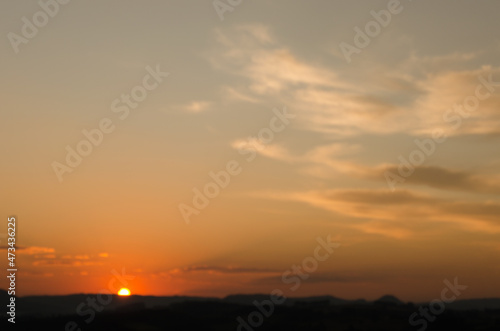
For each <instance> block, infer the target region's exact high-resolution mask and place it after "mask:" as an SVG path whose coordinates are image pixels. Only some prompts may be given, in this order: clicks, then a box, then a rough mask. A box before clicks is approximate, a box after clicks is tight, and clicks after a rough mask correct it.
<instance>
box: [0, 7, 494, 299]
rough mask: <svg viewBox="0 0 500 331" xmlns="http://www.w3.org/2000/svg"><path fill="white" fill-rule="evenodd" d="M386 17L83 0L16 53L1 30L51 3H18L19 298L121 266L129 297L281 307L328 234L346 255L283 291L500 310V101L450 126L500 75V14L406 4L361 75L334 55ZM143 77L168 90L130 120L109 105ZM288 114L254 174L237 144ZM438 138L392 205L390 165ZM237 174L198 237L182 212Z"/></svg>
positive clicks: (13, 136) (11, 126)
mask: <svg viewBox="0 0 500 331" xmlns="http://www.w3.org/2000/svg"><path fill="white" fill-rule="evenodd" d="M388 2H389V1H356V2H353V1H307V2H306V1H285V0H276V1H243V2H242V3H241V4H240V5H238V6H236V7H235V8H234V10H233V11H232V12H226V13H225V14H224V20H223V21H221V20H220V19H219V16H218V15H217V12H216V10H215V9H214V7H213V4H212V1H146V2H144V1H131V0H126V1H124V0H122V1H99V2H98V1H71V2H70V3H68V4H67V5H61V7H60V11H59V12H58V13H57V15H55V17H54V18H51V19H50V21H49V22H48V24H47V25H46V26H44V27H42V28H40V29H39V31H38V34H37V35H36V36H35V37H34V38H33V39H31V40H29V42H28V43H27V44H21V45H20V46H19V53H17V54H16V53H15V52H14V50H13V48H12V46H11V43H10V42H9V39H8V38H7V34H8V33H9V32H14V33H16V34H21V27H22V25H23V22H22V20H21V18H22V17H23V16H26V17H27V18H29V19H30V20H31V17H32V16H33V14H34V13H36V12H37V11H39V10H40V7H39V5H38V4H37V2H35V1H32V2H27V1H23V2H17V1H7V2H3V3H2V4H1V5H0V8H1V10H0V15H1V19H0V31H1V32H2V35H3V36H4V38H3V39H2V43H1V47H2V51H1V53H0V66H1V73H2V79H1V80H0V84H1V86H0V87H1V88H0V91H1V92H0V93H1V94H2V97H1V102H2V106H1V120H0V134H1V139H0V148H1V151H2V159H1V161H0V162H1V164H2V172H1V173H0V176H1V183H2V190H1V196H0V198H1V200H2V204H1V205H0V210H1V214H2V215H3V216H2V217H4V219H6V218H7V217H8V216H10V215H15V216H17V218H18V229H17V235H18V237H17V244H18V247H25V249H18V252H17V253H18V256H17V263H18V268H19V273H18V276H19V279H18V280H17V284H18V288H19V293H20V294H21V295H31V294H66V293H79V292H89V293H90V292H92V293H95V292H98V291H100V290H101V289H105V288H106V287H107V283H108V281H109V279H111V278H112V277H113V275H112V274H111V270H112V269H116V270H121V269H122V268H125V270H126V271H127V273H129V274H132V275H134V276H136V278H135V279H134V280H133V281H131V284H130V289H131V291H132V293H135V294H153V295H173V294H187V295H213V296H224V295H227V294H231V293H255V292H259V293H270V291H271V290H273V289H275V288H279V289H283V290H286V289H287V288H289V285H286V284H283V283H282V281H281V275H282V273H283V272H284V271H286V270H288V269H289V268H290V267H291V266H292V265H293V264H299V263H301V261H302V260H303V259H304V258H305V257H307V256H310V255H311V254H312V252H313V250H314V248H315V247H316V238H317V237H318V236H319V237H326V236H327V235H331V237H332V238H335V240H336V241H337V242H339V243H340V244H341V247H340V248H339V249H337V250H336V251H335V253H334V254H333V255H332V256H331V257H330V258H329V259H328V260H327V261H326V262H323V263H320V266H319V268H318V270H317V271H316V272H314V273H313V274H312V275H311V278H310V279H309V280H306V281H304V282H303V284H302V286H301V287H300V289H299V290H297V291H295V292H294V293H290V292H288V293H290V294H291V295H294V296H306V295H319V294H332V295H336V296H339V297H345V298H359V297H365V298H367V299H373V298H376V297H379V296H381V295H384V294H387V293H391V294H394V295H396V296H398V297H400V298H401V299H404V300H413V301H418V300H430V299H434V298H437V297H438V296H439V295H440V291H441V289H442V287H443V284H442V281H443V280H444V279H445V278H448V279H453V278H454V277H458V278H459V280H460V282H461V283H463V284H465V285H468V286H469V288H468V289H467V290H466V291H465V292H464V293H463V295H462V297H461V298H474V297H493V296H496V297H498V296H500V287H499V286H498V277H499V275H500V263H499V262H500V259H499V253H500V200H499V194H500V157H499V154H498V146H499V145H498V144H499V142H500V110H499V109H500V86H498V87H497V88H496V89H495V90H494V91H493V92H492V93H491V95H490V97H489V98H487V99H486V100H484V101H481V103H480V105H479V106H478V108H477V110H476V111H474V112H473V113H471V115H470V117H467V118H461V122H460V125H458V127H457V128H456V129H454V128H453V124H454V123H455V124H456V123H457V122H450V121H448V122H447V121H445V120H444V119H443V114H445V113H446V112H447V111H448V110H449V109H452V107H453V105H454V104H457V103H462V102H463V100H464V99H465V98H466V97H467V96H470V95H474V93H475V89H476V87H477V86H478V84H480V81H479V79H478V77H480V76H482V77H485V78H488V77H489V76H490V75H491V77H492V79H493V80H494V81H496V82H500V63H499V58H500V57H499V56H500V39H499V37H498V31H499V28H500V23H499V21H498V12H499V11H500V3H499V2H496V1H486V0H482V1H474V2H472V1H456V0H453V1H452V0H446V1H433V2H431V1H416V0H414V1H411V2H410V1H401V6H402V8H403V10H402V12H401V13H400V14H397V15H393V16H392V20H391V22H390V23H389V25H388V26H387V27H384V28H382V30H381V33H380V35H378V36H376V37H374V38H373V39H372V41H371V43H370V45H368V46H367V47H366V48H364V49H362V51H361V53H359V54H353V55H352V61H351V63H348V62H347V61H346V59H345V58H344V56H343V55H342V51H341V49H340V48H339V44H340V43H342V42H346V43H349V44H351V45H353V44H354V41H353V39H354V36H355V31H354V28H355V27H356V26H358V27H361V28H363V27H364V26H365V24H366V23H367V22H369V21H371V20H373V18H372V16H371V15H370V11H371V10H375V11H379V10H382V9H386V8H387V3H388ZM147 66H150V67H151V68H155V67H156V66H159V67H160V68H161V70H162V71H165V72H169V73H170V75H169V76H168V77H167V78H165V79H164V81H163V82H162V83H161V84H159V86H158V87H157V88H156V89H154V90H152V91H150V92H148V95H147V98H146V99H145V100H144V101H143V102H141V103H140V104H139V105H138V107H137V108H136V109H132V110H131V111H130V114H129V116H128V117H127V118H126V119H124V120H120V119H119V115H120V113H115V112H113V111H112V107H111V105H112V102H113V101H114V100H115V99H117V98H120V96H121V95H122V94H124V93H130V91H131V89H132V88H133V87H134V86H136V85H138V84H141V83H142V80H143V77H144V76H145V75H146V74H147V73H148V72H147V70H146V69H145V68H146V67H147ZM283 107H286V108H287V109H288V112H289V113H292V114H295V115H296V117H295V118H294V119H293V120H292V121H291V123H290V125H289V126H287V127H286V129H285V130H284V131H283V132H280V133H278V134H276V136H275V138H274V140H273V141H272V142H271V143H270V144H268V145H267V146H264V147H265V148H263V150H262V151H261V152H260V153H259V155H258V156H257V157H256V158H255V160H253V161H252V162H247V161H246V160H245V157H246V156H245V155H241V154H240V153H239V152H238V150H237V148H236V147H237V146H238V143H239V142H241V141H245V140H246V139H247V138H248V137H249V136H255V135H256V134H257V133H258V132H259V130H261V129H262V128H265V127H268V125H269V121H270V119H271V118H272V117H273V116H274V114H273V111H272V110H273V109H274V108H276V109H280V110H281V109H283ZM102 118H110V119H111V120H112V121H113V124H114V125H115V126H116V128H115V131H114V132H112V133H109V134H106V135H105V136H104V139H103V142H102V144H100V145H99V146H97V147H95V148H94V150H93V152H92V153H91V154H90V155H89V156H88V157H84V158H83V161H82V163H81V165H79V166H78V167H77V168H76V169H75V170H74V171H73V172H72V173H70V174H69V173H68V174H64V176H63V178H64V180H63V181H62V182H61V183H60V182H59V181H58V179H57V176H56V174H55V173H54V170H53V168H52V165H51V164H52V163H53V162H54V161H57V162H64V159H65V157H66V150H65V148H66V146H67V145H69V146H71V147H73V148H74V147H75V146H76V144H77V143H78V142H79V141H80V140H82V139H83V138H84V136H83V134H82V130H84V129H87V130H90V129H94V128H97V127H98V125H99V121H100V120H101V119H102ZM437 129H440V130H443V132H446V133H447V134H448V136H449V137H448V139H447V140H446V141H445V142H443V143H441V144H437V145H436V152H435V153H433V154H432V155H430V156H429V157H428V158H426V160H425V163H424V164H423V165H422V166H420V167H419V169H417V171H416V172H415V174H413V175H412V176H410V177H409V178H408V179H407V180H406V181H405V182H404V183H401V184H398V185H397V187H396V190H395V191H394V192H392V191H391V190H390V189H389V187H388V185H387V183H386V180H385V178H384V172H385V171H393V172H394V173H397V166H398V164H399V160H398V157H399V156H404V157H405V158H408V156H409V155H410V153H411V152H412V151H414V150H415V149H416V148H417V147H416V145H415V143H414V140H415V139H419V140H421V141H422V140H425V139H429V137H430V136H431V135H432V132H433V131H434V130H437ZM230 160H237V161H238V162H239V163H240V165H241V168H242V172H241V174H239V175H238V176H235V177H233V178H232V179H231V183H230V185H229V186H228V187H227V188H225V189H223V190H221V194H220V195H219V196H218V197H216V198H215V199H213V200H211V202H210V205H209V206H208V207H207V208H206V209H204V210H202V211H201V213H200V214H199V215H197V216H193V217H192V218H191V224H189V225H187V224H186V223H185V222H184V220H183V218H182V216H181V214H180V212H179V209H178V205H179V204H180V203H185V204H191V200H192V197H193V191H192V190H193V188H199V189H202V188H203V187H204V185H205V184H206V183H208V182H209V181H211V178H210V177H209V175H208V173H209V172H211V171H214V172H217V171H220V170H222V169H224V168H225V167H226V164H227V162H228V161H230ZM5 232H6V229H5V228H4V230H3V231H0V233H5ZM0 239H1V240H2V242H1V243H0V245H4V244H5V242H6V241H5V239H4V238H0ZM3 252H5V250H3ZM2 265H3V264H2ZM6 285H7V282H6V280H5V278H3V279H2V280H1V281H0V287H2V288H5V287H7V286H6Z"/></svg>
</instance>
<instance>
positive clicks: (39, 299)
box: [0, 289, 500, 316]
mask: <svg viewBox="0 0 500 331" xmlns="http://www.w3.org/2000/svg"><path fill="white" fill-rule="evenodd" d="M96 296H97V295H96V294H72V295H58V296H26V297H17V298H16V305H17V314H18V316H23V315H24V316H51V315H74V314H75V313H76V308H77V307H78V305H80V304H81V303H85V302H86V301H87V299H88V298H92V297H93V298H95V297H96ZM8 297H9V296H8V293H7V291H5V290H1V289H0V300H1V302H5V303H6V302H7V300H8ZM264 300H269V294H235V295H228V296H226V297H225V298H223V299H220V298H208V297H189V296H165V297H161V296H158V297H157V296H140V295H132V296H130V297H120V296H117V295H112V300H111V302H110V303H109V304H108V305H105V306H104V310H105V311H125V310H126V311H130V310H134V309H135V310H140V309H158V308H165V307H170V306H172V305H173V304H183V303H220V304H236V305H242V306H254V302H255V301H258V302H262V301H264ZM368 305H392V306H402V305H410V304H407V303H404V302H402V301H401V300H399V299H398V298H397V297H395V296H393V295H384V296H382V297H381V298H379V299H377V300H375V301H371V302H370V301H367V300H364V299H358V300H346V299H341V298H337V297H334V296H330V295H325V296H313V297H301V298H297V297H295V298H287V299H286V301H285V302H284V303H283V304H281V305H280V306H284V307H308V306H341V307H343V306H346V307H348V306H368ZM419 305H422V306H423V305H428V303H420V304H418V305H417V306H419ZM446 308H447V309H451V310H486V309H499V310H500V299H497V298H489V299H468V300H458V301H455V302H453V303H449V304H447V305H446Z"/></svg>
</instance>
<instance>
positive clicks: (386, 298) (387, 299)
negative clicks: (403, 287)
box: [374, 295, 404, 305]
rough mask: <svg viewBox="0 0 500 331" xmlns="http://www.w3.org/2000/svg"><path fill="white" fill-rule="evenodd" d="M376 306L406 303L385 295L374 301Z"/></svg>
mask: <svg viewBox="0 0 500 331" xmlns="http://www.w3.org/2000/svg"><path fill="white" fill-rule="evenodd" d="M374 303H376V304H390V305H404V302H403V301H401V300H399V299H398V298H396V297H395V296H393V295H384V296H383V297H381V298H379V299H377V300H375V301H374Z"/></svg>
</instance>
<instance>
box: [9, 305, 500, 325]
mask: <svg viewBox="0 0 500 331" xmlns="http://www.w3.org/2000/svg"><path fill="white" fill-rule="evenodd" d="M266 308H267V312H269V311H270V309H271V308H270V307H266ZM417 311H418V306H415V305H413V304H398V303H392V302H372V303H368V302H359V303H350V304H342V305H338V304H332V303H331V302H329V301H328V300H318V301H304V302H301V301H296V302H294V303H293V304H283V305H276V306H274V308H273V309H272V313H268V315H269V316H268V317H265V316H264V314H262V313H261V312H259V310H258V309H257V308H256V306H255V305H248V304H242V303H234V302H233V303H230V302H225V301H224V300H208V301H203V300H199V301H198V300H197V301H184V302H177V303H172V304H170V305H169V306H168V307H163V308H159V307H158V308H145V304H144V303H131V304H125V305H122V306H120V307H117V308H116V309H113V310H104V311H102V312H97V313H96V314H95V315H94V318H93V319H92V321H90V322H89V323H88V324H87V323H86V321H85V318H84V317H86V318H90V316H91V314H87V315H85V316H79V315H78V314H76V313H75V314H74V315H64V316H39V317H29V316H17V317H16V324H15V325H13V324H12V323H8V322H7V320H6V318H2V323H1V327H0V329H1V330H61V331H62V330H68V331H69V330H79V329H81V330H82V331H85V330H96V331H97V330H100V331H101V330H102V331H122V330H123V331H125V330H127V331H129V330H130V331H132V330H134V331H135V330H137V331H139V330H145V331H146V330H148V331H155V330H169V331H170V330H214V331H225V330H246V331H250V330H273V331H278V330H287V331H290V330H305V331H308V330H311V331H314V330H350V331H354V330H370V331H379V330H380V331H391V330H395V331H396V330H397V331H404V330H414V331H415V330H419V329H421V330H424V329H423V326H424V325H423V324H422V323H419V324H418V325H415V326H411V325H410V323H409V318H410V316H411V315H412V314H413V313H415V312H417ZM256 312H258V313H256ZM80 315H81V314H80ZM249 316H250V317H252V318H253V319H254V320H253V321H251V323H249ZM259 316H260V317H259ZM238 317H241V320H237V318H238ZM434 317H435V320H434V321H433V322H428V324H427V327H426V328H425V330H430V331H432V330H440V331H448V330H450V331H451V330H453V331H456V330H464V331H465V330H467V331H473V330H482V331H498V330H500V309H485V310H454V309H445V310H444V312H442V313H441V314H439V315H438V316H434ZM420 318H421V316H419V317H418V318H416V319H415V321H417V320H419V319H420ZM242 320H243V321H245V322H246V323H248V324H245V322H241V321H242ZM71 322H75V324H70V323H71ZM259 322H260V325H257V324H259ZM252 323H253V324H254V325H255V326H251V324H252Z"/></svg>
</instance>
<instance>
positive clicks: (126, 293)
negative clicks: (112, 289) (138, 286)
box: [118, 288, 130, 297]
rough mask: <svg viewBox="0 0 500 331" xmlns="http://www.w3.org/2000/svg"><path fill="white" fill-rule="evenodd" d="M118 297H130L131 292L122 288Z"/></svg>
mask: <svg viewBox="0 0 500 331" xmlns="http://www.w3.org/2000/svg"><path fill="white" fill-rule="evenodd" d="M118 295H119V296H123V297H126V296H129V295H130V290H129V289H128V288H121V289H120V290H119V291H118Z"/></svg>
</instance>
